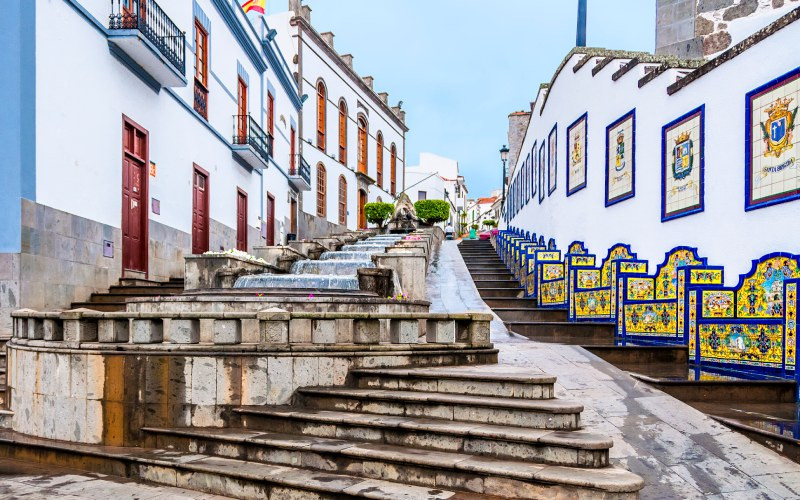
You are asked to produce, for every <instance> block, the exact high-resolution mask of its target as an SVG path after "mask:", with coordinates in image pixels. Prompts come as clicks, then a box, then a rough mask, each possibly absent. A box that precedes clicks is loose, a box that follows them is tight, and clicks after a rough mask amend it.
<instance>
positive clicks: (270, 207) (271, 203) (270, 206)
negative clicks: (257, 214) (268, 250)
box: [267, 194, 275, 247]
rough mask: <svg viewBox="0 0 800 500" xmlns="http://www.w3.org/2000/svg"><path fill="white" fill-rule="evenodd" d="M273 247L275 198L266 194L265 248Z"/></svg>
mask: <svg viewBox="0 0 800 500" xmlns="http://www.w3.org/2000/svg"><path fill="white" fill-rule="evenodd" d="M274 245H275V197H274V196H272V195H271V194H267V246H268V247H271V246H274Z"/></svg>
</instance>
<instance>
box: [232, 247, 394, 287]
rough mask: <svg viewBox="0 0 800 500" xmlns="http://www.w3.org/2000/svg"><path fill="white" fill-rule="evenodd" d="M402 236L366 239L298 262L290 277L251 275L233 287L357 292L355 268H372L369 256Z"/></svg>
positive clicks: (383, 249) (384, 248)
mask: <svg viewBox="0 0 800 500" xmlns="http://www.w3.org/2000/svg"><path fill="white" fill-rule="evenodd" d="M402 238H403V236H402V235H397V236H395V235H381V236H373V237H371V238H367V239H366V240H362V241H359V242H357V243H354V244H352V245H344V246H343V247H342V250H340V251H336V252H325V253H323V254H322V255H321V256H320V259H319V260H299V261H297V262H295V263H294V264H292V268H291V270H290V271H289V274H254V275H251V276H242V277H241V278H239V279H237V280H236V284H235V285H234V288H308V289H322V290H358V275H357V273H358V269H360V268H370V267H375V264H374V263H373V262H372V255H373V254H375V253H379V252H384V251H385V250H386V247H389V246H392V245H394V244H395V243H396V242H397V241H399V240H400V239H402Z"/></svg>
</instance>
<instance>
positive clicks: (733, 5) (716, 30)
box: [656, 0, 800, 59]
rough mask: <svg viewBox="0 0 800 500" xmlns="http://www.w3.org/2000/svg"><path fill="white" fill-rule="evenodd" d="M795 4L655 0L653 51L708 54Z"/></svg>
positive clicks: (788, 0) (782, 0)
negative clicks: (654, 45) (654, 48)
mask: <svg viewBox="0 0 800 500" xmlns="http://www.w3.org/2000/svg"><path fill="white" fill-rule="evenodd" d="M797 6H800V1H799V0H658V2H657V7H656V54H664V55H674V56H676V57H679V58H683V59H699V58H703V57H706V58H708V57H711V56H713V55H715V54H718V53H720V52H722V51H724V50H726V49H729V48H730V47H732V46H733V45H735V44H737V43H739V42H740V41H742V40H743V39H744V38H746V37H748V36H750V35H751V34H753V33H754V32H755V31H757V30H759V29H761V28H763V27H764V26H766V25H767V24H769V23H771V22H772V21H774V20H775V19H777V17H778V16H780V15H783V14H785V13H786V12H788V11H789V10H791V9H793V8H796V7H797Z"/></svg>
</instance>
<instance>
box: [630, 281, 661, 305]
mask: <svg viewBox="0 0 800 500" xmlns="http://www.w3.org/2000/svg"><path fill="white" fill-rule="evenodd" d="M654 290H655V280H653V278H629V279H628V295H627V297H626V298H627V299H628V300H653V291H654Z"/></svg>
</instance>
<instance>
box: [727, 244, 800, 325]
mask: <svg viewBox="0 0 800 500" xmlns="http://www.w3.org/2000/svg"><path fill="white" fill-rule="evenodd" d="M799 277H800V269H798V267H797V260H796V259H794V258H791V257H785V256H778V257H772V258H770V259H766V260H763V261H761V262H759V263H758V265H757V267H756V270H755V272H754V273H752V274H751V275H750V276H748V277H746V278H745V279H744V282H743V283H742V285H741V286H740V287H739V290H738V291H737V293H736V316H737V317H739V318H781V317H783V314H784V309H783V281H784V280H785V279H789V278H799Z"/></svg>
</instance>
